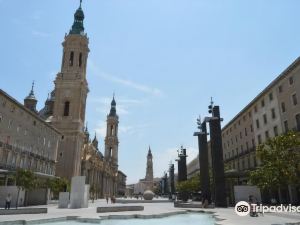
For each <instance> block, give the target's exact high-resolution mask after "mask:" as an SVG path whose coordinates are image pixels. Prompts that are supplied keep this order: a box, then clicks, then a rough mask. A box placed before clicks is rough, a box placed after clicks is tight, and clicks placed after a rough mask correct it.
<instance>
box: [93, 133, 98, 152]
mask: <svg viewBox="0 0 300 225" xmlns="http://www.w3.org/2000/svg"><path fill="white" fill-rule="evenodd" d="M92 143H93V145H94V147H95V148H97V149H98V140H97V135H96V132H95V137H94V140H93V142H92Z"/></svg>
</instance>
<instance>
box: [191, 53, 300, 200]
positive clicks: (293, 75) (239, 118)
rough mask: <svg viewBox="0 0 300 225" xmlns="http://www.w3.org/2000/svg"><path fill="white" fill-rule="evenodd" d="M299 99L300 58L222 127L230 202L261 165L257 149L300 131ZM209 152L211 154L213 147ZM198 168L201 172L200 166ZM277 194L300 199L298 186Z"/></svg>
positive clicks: (264, 195)
mask: <svg viewBox="0 0 300 225" xmlns="http://www.w3.org/2000/svg"><path fill="white" fill-rule="evenodd" d="M299 99H300V57H299V58H297V59H296V60H295V61H294V62H293V63H292V64H291V65H290V66H289V67H288V68H287V69H286V70H284V71H283V72H282V73H281V74H280V75H279V76H278V77H277V78H276V79H275V80H273V81H272V82H271V83H270V84H269V85H268V86H267V87H266V88H265V89H264V90H263V91H262V92H260V93H259V94H258V95H257V96H256V97H255V98H254V99H253V100H252V101H251V102H250V103H249V104H248V105H247V106H246V107H245V108H243V109H242V110H241V111H240V112H239V113H238V114H237V115H236V116H235V117H234V118H233V119H232V120H231V121H229V122H228V123H227V124H226V125H225V126H224V127H223V128H222V139H223V159H224V163H225V175H226V178H227V188H228V190H227V191H228V193H229V196H230V202H231V203H233V202H234V196H233V186H234V185H243V184H247V183H248V181H249V171H250V170H253V169H255V168H256V167H257V166H259V165H260V164H261V162H260V160H259V158H257V156H256V146H257V145H259V144H261V143H263V142H265V141H266V140H267V139H269V138H272V137H275V136H277V135H280V134H283V133H285V132H287V131H289V130H297V131H300V103H299ZM208 150H209V152H210V145H208ZM210 164H211V163H210ZM194 165H195V162H194V161H192V162H191V163H190V164H189V165H188V171H189V172H190V173H191V174H192V173H193V171H195V167H194ZM197 166H198V171H199V163H198V165H197ZM196 171H197V170H196ZM269 194H270V193H263V196H262V197H263V201H265V202H267V201H268V199H269ZM273 194H274V193H273ZM275 194H276V195H277V199H278V201H279V202H281V203H288V202H292V203H295V202H297V199H299V196H300V193H299V189H298V191H297V190H296V188H295V187H285V188H281V189H280V190H278V193H275Z"/></svg>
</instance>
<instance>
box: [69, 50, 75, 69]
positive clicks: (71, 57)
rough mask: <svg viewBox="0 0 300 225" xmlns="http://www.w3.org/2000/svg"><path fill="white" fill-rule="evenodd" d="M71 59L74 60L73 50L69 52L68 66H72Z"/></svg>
mask: <svg viewBox="0 0 300 225" xmlns="http://www.w3.org/2000/svg"><path fill="white" fill-rule="evenodd" d="M73 61H74V52H71V53H70V60H69V66H73Z"/></svg>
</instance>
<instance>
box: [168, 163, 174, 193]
mask: <svg viewBox="0 0 300 225" xmlns="http://www.w3.org/2000/svg"><path fill="white" fill-rule="evenodd" d="M174 178H175V175H174V164H173V163H171V164H170V167H169V183H170V196H171V197H172V195H173V194H174V193H175V180H174Z"/></svg>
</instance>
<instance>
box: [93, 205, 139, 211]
mask: <svg viewBox="0 0 300 225" xmlns="http://www.w3.org/2000/svg"><path fill="white" fill-rule="evenodd" d="M143 210H144V206H134V205H131V206H111V207H110V206H108V207H97V213H107V212H126V211H143Z"/></svg>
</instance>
